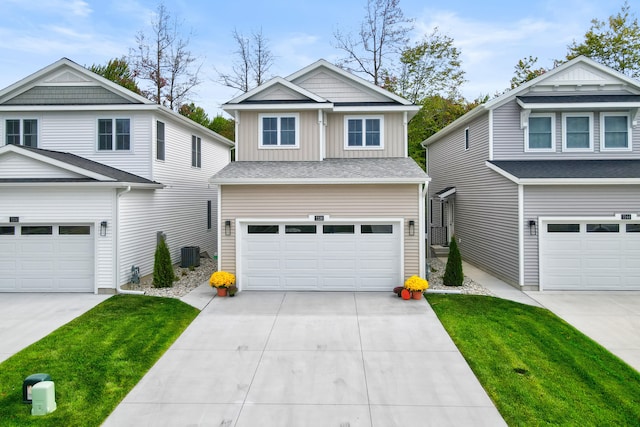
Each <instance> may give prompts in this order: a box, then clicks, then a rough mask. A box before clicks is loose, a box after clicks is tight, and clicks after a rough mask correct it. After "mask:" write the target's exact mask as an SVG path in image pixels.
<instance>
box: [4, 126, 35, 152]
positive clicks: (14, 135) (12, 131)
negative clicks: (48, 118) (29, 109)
mask: <svg viewBox="0 0 640 427" xmlns="http://www.w3.org/2000/svg"><path fill="white" fill-rule="evenodd" d="M4 125H5V127H4V128H5V134H6V136H5V143H6V144H7V145H9V144H14V145H24V146H27V147H34V148H35V147H37V146H38V120H37V119H6V120H5V123H4Z"/></svg>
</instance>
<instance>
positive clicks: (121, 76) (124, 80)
mask: <svg viewBox="0 0 640 427" xmlns="http://www.w3.org/2000/svg"><path fill="white" fill-rule="evenodd" d="M89 70H90V71H93V72H94V73H96V74H99V75H101V76H102V77H104V78H106V79H109V80H111V81H112V82H114V83H117V84H119V85H120V86H122V87H125V88H127V89H129V90H130V91H132V92H135V93H137V94H141V91H140V88H139V87H138V84H137V83H136V80H135V77H134V75H133V71H132V70H131V67H130V66H129V62H127V59H126V58H125V57H122V58H114V59H111V60H109V62H107V64H106V65H96V64H93V65H92V66H91V67H89Z"/></svg>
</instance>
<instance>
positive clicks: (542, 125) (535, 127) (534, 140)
mask: <svg viewBox="0 0 640 427" xmlns="http://www.w3.org/2000/svg"><path fill="white" fill-rule="evenodd" d="M529 148H547V149H550V148H552V147H551V117H530V118H529Z"/></svg>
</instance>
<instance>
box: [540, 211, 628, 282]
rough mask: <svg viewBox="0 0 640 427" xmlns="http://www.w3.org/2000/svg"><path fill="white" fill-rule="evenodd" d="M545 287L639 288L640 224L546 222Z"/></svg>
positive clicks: (542, 241) (542, 252)
mask: <svg viewBox="0 0 640 427" xmlns="http://www.w3.org/2000/svg"><path fill="white" fill-rule="evenodd" d="M541 233H542V234H541V236H540V278H541V285H542V289H543V290H640V224H634V223H628V222H627V223H625V222H606V223H600V222H597V221H586V222H585V221H576V222H571V223H570V222H566V223H565V222H564V221H563V222H562V223H557V222H553V223H546V224H543V227H542V230H541Z"/></svg>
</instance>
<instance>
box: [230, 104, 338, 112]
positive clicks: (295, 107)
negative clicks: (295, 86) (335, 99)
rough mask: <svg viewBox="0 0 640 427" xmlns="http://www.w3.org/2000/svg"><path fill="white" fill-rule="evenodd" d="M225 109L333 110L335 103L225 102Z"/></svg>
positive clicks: (231, 110)
mask: <svg viewBox="0 0 640 427" xmlns="http://www.w3.org/2000/svg"><path fill="white" fill-rule="evenodd" d="M221 108H222V109H223V110H224V111H226V112H227V113H229V114H232V112H233V111H246V110H249V111H262V110H268V111H273V110H277V111H289V110H291V111H293V110H332V109H333V103H330V102H322V103H309V102H304V103H290V104H289V103H287V104H280V103H277V104H223V105H222V107H221Z"/></svg>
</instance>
